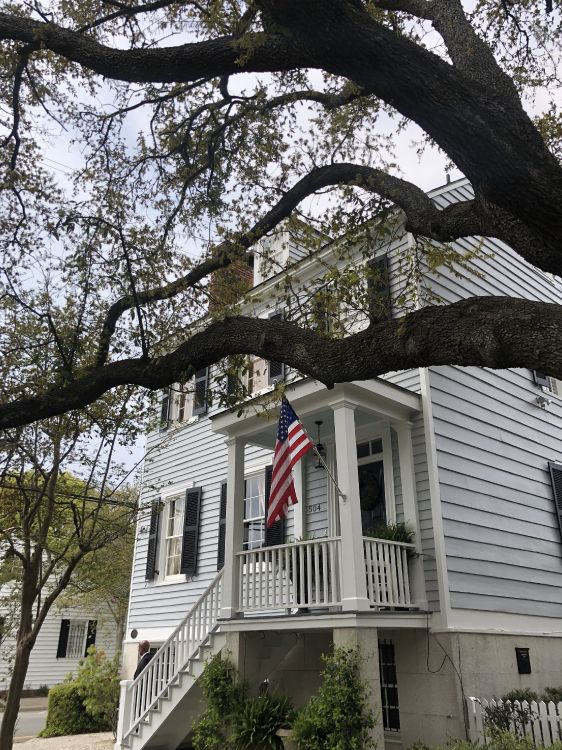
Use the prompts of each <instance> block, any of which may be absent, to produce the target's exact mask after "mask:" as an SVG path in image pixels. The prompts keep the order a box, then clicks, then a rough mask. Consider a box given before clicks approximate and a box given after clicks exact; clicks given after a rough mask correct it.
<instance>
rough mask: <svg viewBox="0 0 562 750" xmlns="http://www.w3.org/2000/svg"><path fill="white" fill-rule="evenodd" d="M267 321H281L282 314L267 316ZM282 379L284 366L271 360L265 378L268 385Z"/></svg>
mask: <svg viewBox="0 0 562 750" xmlns="http://www.w3.org/2000/svg"><path fill="white" fill-rule="evenodd" d="M269 319H270V320H283V313H282V312H274V313H271V315H270V316H269ZM284 377H285V365H284V364H283V362H274V361H273V360H269V362H268V378H267V382H268V385H272V384H273V383H277V382H278V381H279V380H283V378H284Z"/></svg>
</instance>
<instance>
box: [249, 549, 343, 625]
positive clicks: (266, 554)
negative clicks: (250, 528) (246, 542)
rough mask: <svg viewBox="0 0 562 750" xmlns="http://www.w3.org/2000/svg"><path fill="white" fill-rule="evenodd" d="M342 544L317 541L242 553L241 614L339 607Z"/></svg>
mask: <svg viewBox="0 0 562 750" xmlns="http://www.w3.org/2000/svg"><path fill="white" fill-rule="evenodd" d="M339 544H340V540H339V539H337V538H334V539H313V540H311V541H306V542H295V543H293V544H286V545H280V546H277V547H264V548H262V549H259V550H246V551H245V552H240V553H239V554H238V558H239V561H240V562H239V564H240V596H239V607H240V611H243V612H261V611H267V610H276V609H292V608H296V607H298V608H301V609H304V608H311V607H317V608H318V607H321V608H323V607H329V606H335V605H337V604H339V603H340V600H341V597H340V582H339V552H338V550H339Z"/></svg>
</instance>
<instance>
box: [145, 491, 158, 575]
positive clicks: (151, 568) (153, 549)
mask: <svg viewBox="0 0 562 750" xmlns="http://www.w3.org/2000/svg"><path fill="white" fill-rule="evenodd" d="M160 506H161V503H160V498H157V499H156V500H155V501H154V502H153V503H152V511H151V514H150V531H149V532H148V549H147V552H146V575H145V578H146V580H147V581H152V580H153V579H154V576H155V575H156V573H158V571H157V570H156V559H157V555H158V532H159V531H160V510H161V507H160Z"/></svg>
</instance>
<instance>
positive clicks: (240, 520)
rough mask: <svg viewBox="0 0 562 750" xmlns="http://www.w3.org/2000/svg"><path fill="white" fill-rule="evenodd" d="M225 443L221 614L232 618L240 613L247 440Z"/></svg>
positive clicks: (238, 439) (228, 618)
mask: <svg viewBox="0 0 562 750" xmlns="http://www.w3.org/2000/svg"><path fill="white" fill-rule="evenodd" d="M226 444H227V446H228V474H227V485H226V537H225V544H224V568H223V579H222V607H221V617H222V618H223V619H225V620H231V619H233V618H235V617H237V615H238V601H239V586H240V581H239V577H240V575H239V574H240V566H239V563H238V558H237V557H236V553H237V552H241V551H242V542H243V537H244V507H243V504H244V442H243V440H241V439H240V438H229V439H228V440H227V441H226Z"/></svg>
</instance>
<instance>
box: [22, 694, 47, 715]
mask: <svg viewBox="0 0 562 750" xmlns="http://www.w3.org/2000/svg"><path fill="white" fill-rule="evenodd" d="M48 702H49V699H48V697H47V696H46V695H43V696H39V697H38V698H22V699H21V703H20V711H44V710H45V709H46V708H47V703H48Z"/></svg>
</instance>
